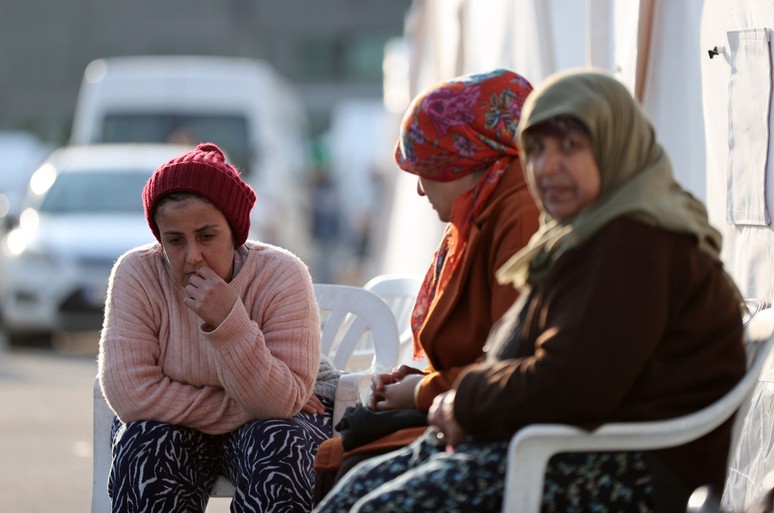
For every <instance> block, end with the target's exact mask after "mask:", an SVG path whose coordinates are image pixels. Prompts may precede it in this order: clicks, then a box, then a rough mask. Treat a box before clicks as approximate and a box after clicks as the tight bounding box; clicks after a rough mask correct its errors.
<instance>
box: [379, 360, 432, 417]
mask: <svg viewBox="0 0 774 513" xmlns="http://www.w3.org/2000/svg"><path fill="white" fill-rule="evenodd" d="M423 376H424V374H422V372H421V371H420V370H419V369H415V368H413V367H409V366H408V365H401V366H400V367H398V368H397V369H395V370H393V371H392V372H390V373H388V374H377V375H376V376H374V377H373V379H372V380H371V397H370V398H369V399H368V406H369V407H370V408H371V409H372V410H392V409H397V408H416V402H415V400H414V389H415V388H416V386H417V383H419V381H420V380H421V379H422V377H423Z"/></svg>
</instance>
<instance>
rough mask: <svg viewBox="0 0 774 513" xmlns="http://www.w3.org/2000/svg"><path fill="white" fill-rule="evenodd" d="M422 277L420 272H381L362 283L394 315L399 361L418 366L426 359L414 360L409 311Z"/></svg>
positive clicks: (422, 364) (425, 363)
mask: <svg viewBox="0 0 774 513" xmlns="http://www.w3.org/2000/svg"><path fill="white" fill-rule="evenodd" d="M423 279H424V276H423V275H421V274H381V275H379V276H376V277H374V278H371V279H370V280H369V281H368V282H367V283H366V284H365V285H363V288H364V289H366V290H370V291H371V292H373V293H374V294H376V295H377V296H379V297H380V298H382V299H383V300H384V302H385V303H387V305H388V306H389V307H390V310H392V313H393V315H395V322H397V324H398V331H399V332H400V362H399V363H403V364H406V365H410V366H412V367H419V368H423V367H424V366H425V365H427V360H426V359H424V360H422V361H417V360H414V356H413V338H414V335H413V333H412V332H411V312H412V311H413V310H414V303H415V302H416V299H417V294H418V293H419V288H420V287H421V286H422V280H423Z"/></svg>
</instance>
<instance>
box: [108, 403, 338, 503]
mask: <svg viewBox="0 0 774 513" xmlns="http://www.w3.org/2000/svg"><path fill="white" fill-rule="evenodd" d="M323 402H324V403H326V406H329V403H328V402H327V401H325V400H323ZM331 434H332V427H331V415H330V410H328V412H327V413H326V414H325V415H314V414H309V413H304V412H301V413H299V414H298V415H296V416H295V417H293V418H291V419H268V420H255V421H251V422H248V423H247V424H245V425H244V426H242V427H241V428H239V429H238V430H236V431H233V432H231V433H227V434H224V435H208V434H205V433H202V432H200V431H197V430H194V429H190V428H185V427H181V426H175V425H170V424H165V423H161V422H155V421H147V420H146V421H137V422H130V423H129V424H123V423H121V422H120V421H119V420H118V419H115V420H114V421H113V434H112V439H113V463H112V466H111V469H110V477H109V480H108V495H109V496H110V498H111V501H112V511H113V513H119V512H120V513H141V512H142V513H171V512H176V513H177V512H180V513H183V512H184V513H189V512H190V513H201V512H203V511H204V510H205V508H206V506H207V501H208V499H209V490H210V488H211V487H212V485H213V484H214V482H215V480H216V479H217V476H218V475H219V474H222V475H225V476H227V477H228V478H229V479H231V481H232V482H233V483H234V485H235V488H236V492H235V493H234V498H233V500H232V503H231V511H232V512H235V513H237V512H277V513H279V512H283V513H285V512H287V513H290V512H308V511H309V510H311V509H312V493H313V491H314V481H315V472H314V467H313V464H314V457H315V454H316V452H317V447H318V446H319V444H320V443H321V442H322V441H323V440H325V439H327V438H330V436H331Z"/></svg>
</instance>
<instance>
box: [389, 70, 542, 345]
mask: <svg viewBox="0 0 774 513" xmlns="http://www.w3.org/2000/svg"><path fill="white" fill-rule="evenodd" d="M531 90H532V86H531V85H530V83H529V82H528V81H527V80H526V79H525V78H523V77H521V76H520V75H517V74H516V73H514V72H512V71H508V70H505V69H496V70H494V71H491V72H489V73H485V74H473V75H465V76H462V77H458V78H455V79H452V80H450V81H448V82H441V83H438V84H435V85H433V86H431V87H429V88H427V89H425V90H424V91H423V92H421V93H420V94H419V95H418V96H417V97H416V98H415V99H414V101H413V102H412V103H411V105H410V106H409V108H408V111H407V112H406V114H405V116H404V117H403V121H402V123H401V130H400V137H399V139H398V144H397V146H396V148H395V162H396V163H397V164H398V166H399V167H400V168H401V169H403V170H404V171H407V172H409V173H413V174H415V175H419V176H421V177H423V178H426V179H428V180H435V181H439V182H448V181H452V180H456V179H458V178H461V177H463V176H465V175H467V174H470V173H472V172H474V171H481V170H485V173H484V174H483V175H482V176H481V178H480V179H479V181H478V183H477V184H476V186H475V187H474V188H473V189H471V190H470V191H468V192H467V193H465V194H463V195H462V196H461V197H460V198H459V199H458V200H457V201H456V203H455V204H454V206H453V209H452V220H451V222H450V223H449V224H448V225H447V227H446V230H445V232H444V235H443V238H442V240H441V243H440V245H439V246H438V249H437V250H436V253H435V256H434V258H433V263H432V264H431V265H430V268H429V269H428V270H427V274H426V275H425V279H424V282H423V284H422V287H421V288H420V291H419V294H418V295H417V301H416V303H415V305H414V311H413V312H412V315H411V328H412V331H413V333H414V356H415V357H416V358H420V357H421V356H422V354H423V350H422V348H421V346H420V345H419V342H418V337H417V335H418V333H419V331H420V330H421V328H422V326H423V325H424V322H425V319H426V318H427V315H428V313H429V312H430V310H431V309H432V306H433V304H434V303H435V302H436V301H437V299H438V298H439V297H440V296H441V295H442V294H443V291H444V289H445V288H446V285H447V284H448V283H449V280H450V279H451V277H452V276H453V275H454V272H455V270H456V269H457V265H458V264H459V262H460V261H461V260H462V256H463V255H464V254H465V248H466V246H467V240H468V234H469V233H470V227H471V226H472V224H473V222H474V221H475V219H476V218H477V217H478V215H479V214H480V213H481V211H482V210H483V208H484V207H485V206H486V204H487V201H488V199H489V196H490V195H491V194H492V192H493V191H494V190H495V188H496V187H497V184H498V183H499V181H500V178H501V177H502V175H503V173H505V170H506V169H508V166H509V165H510V164H511V162H512V161H513V160H514V159H517V158H518V157H519V151H518V149H517V137H516V126H517V124H518V123H519V118H520V116H521V108H522V105H523V104H524V100H525V99H526V97H527V95H528V94H529V92H530V91H531Z"/></svg>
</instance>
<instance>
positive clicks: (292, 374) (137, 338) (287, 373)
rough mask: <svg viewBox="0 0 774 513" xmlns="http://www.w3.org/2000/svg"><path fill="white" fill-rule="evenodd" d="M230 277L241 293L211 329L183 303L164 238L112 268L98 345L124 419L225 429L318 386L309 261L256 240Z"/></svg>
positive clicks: (295, 404) (286, 411) (316, 317)
mask: <svg viewBox="0 0 774 513" xmlns="http://www.w3.org/2000/svg"><path fill="white" fill-rule="evenodd" d="M248 247H249V252H248V255H247V257H246V258H245V261H244V264H243V265H242V268H241V269H240V271H239V273H238V274H237V275H236V276H235V277H234V279H233V280H232V281H231V285H232V286H233V287H234V288H235V289H236V290H237V292H238V294H239V297H240V300H237V302H236V303H235V304H234V307H233V309H232V310H231V312H230V313H229V315H228V317H227V318H226V319H225V320H224V321H223V323H221V325H220V326H218V327H217V328H216V329H215V330H213V331H211V332H208V333H205V332H203V331H202V330H201V329H200V325H201V324H202V321H201V319H199V318H198V317H197V316H196V314H194V313H193V312H192V311H191V310H189V309H188V307H186V306H185V305H184V304H183V293H182V292H183V289H182V288H181V287H179V286H178V285H177V284H175V282H174V281H173V279H172V275H171V274H170V272H169V268H168V267H167V265H166V264H165V263H164V257H163V253H162V249H161V246H160V245H159V244H153V245H151V246H143V247H140V248H137V249H134V250H131V251H129V252H128V253H126V254H125V255H123V256H122V257H121V258H120V259H119V261H118V262H117V263H116V265H115V266H114V268H113V273H112V276H111V278H110V286H109V289H108V296H107V302H106V305H105V321H104V325H103V328H102V336H101V339H100V351H99V378H100V384H101V386H102V392H103V393H104V395H105V398H106V399H107V401H108V404H110V407H111V408H112V409H113V411H115V412H116V415H118V417H119V418H120V419H121V420H122V421H124V422H131V421H135V420H156V421H161V422H165V423H170V424H177V425H182V426H187V427H191V428H194V429H198V430H200V431H203V432H205V433H213V434H217V433H226V432H229V431H233V430H234V429H236V428H238V427H240V426H241V425H243V424H244V423H245V422H247V421H249V420H253V419H261V418H288V417H292V416H293V415H295V414H296V413H298V412H299V411H300V410H301V407H302V406H303V405H304V404H305V403H306V401H307V399H309V397H310V395H311V394H312V389H313V387H314V382H315V378H316V376H317V370H318V366H319V362H320V314H319V311H318V308H317V303H316V301H315V297H314V291H313V289H312V281H311V278H310V276H309V272H308V270H307V268H306V266H305V265H304V264H303V263H302V262H301V261H300V260H299V259H298V258H297V257H295V256H294V255H292V254H290V253H289V252H287V251H284V250H282V249H280V248H276V247H274V246H269V245H263V244H259V243H251V242H248Z"/></svg>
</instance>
